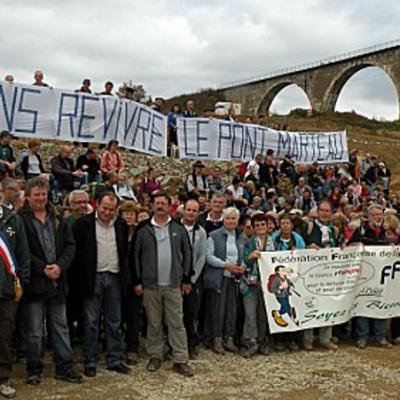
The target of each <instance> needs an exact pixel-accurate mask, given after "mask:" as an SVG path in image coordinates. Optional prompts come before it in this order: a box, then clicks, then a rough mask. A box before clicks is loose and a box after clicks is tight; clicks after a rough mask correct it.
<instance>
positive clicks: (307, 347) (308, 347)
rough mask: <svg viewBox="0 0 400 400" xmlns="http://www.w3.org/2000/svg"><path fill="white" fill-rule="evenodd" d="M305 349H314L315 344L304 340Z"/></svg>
mask: <svg viewBox="0 0 400 400" xmlns="http://www.w3.org/2000/svg"><path fill="white" fill-rule="evenodd" d="M303 349H304V350H307V351H312V350H313V349H314V346H313V344H312V343H306V342H304V343H303Z"/></svg>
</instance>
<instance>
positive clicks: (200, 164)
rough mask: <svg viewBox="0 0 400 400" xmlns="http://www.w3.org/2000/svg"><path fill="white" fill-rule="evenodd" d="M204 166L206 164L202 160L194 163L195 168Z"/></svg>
mask: <svg viewBox="0 0 400 400" xmlns="http://www.w3.org/2000/svg"><path fill="white" fill-rule="evenodd" d="M204 167H205V165H204V164H203V163H202V162H201V161H200V160H198V161H196V162H195V163H194V164H193V168H204Z"/></svg>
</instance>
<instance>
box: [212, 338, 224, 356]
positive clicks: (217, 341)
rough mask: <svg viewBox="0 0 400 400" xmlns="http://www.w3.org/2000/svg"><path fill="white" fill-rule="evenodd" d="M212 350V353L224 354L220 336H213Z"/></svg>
mask: <svg viewBox="0 0 400 400" xmlns="http://www.w3.org/2000/svg"><path fill="white" fill-rule="evenodd" d="M213 350H214V353H217V354H221V355H224V354H225V349H224V346H223V344H222V338H215V339H214V343H213Z"/></svg>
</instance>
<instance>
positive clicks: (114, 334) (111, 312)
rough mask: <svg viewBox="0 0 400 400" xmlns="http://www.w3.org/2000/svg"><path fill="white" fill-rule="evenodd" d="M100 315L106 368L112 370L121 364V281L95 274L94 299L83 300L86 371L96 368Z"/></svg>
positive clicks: (117, 278) (118, 276)
mask: <svg viewBox="0 0 400 400" xmlns="http://www.w3.org/2000/svg"><path fill="white" fill-rule="evenodd" d="M102 311H103V312H104V328H105V331H106V340H107V346H106V352H107V366H108V367H109V368H114V367H116V366H118V365H120V364H121V362H122V350H121V343H120V338H119V334H118V330H119V327H120V325H121V279H120V275H119V274H112V273H109V272H103V273H97V274H96V283H95V289H94V295H93V297H92V298H87V299H84V300H83V317H84V331H85V334H84V335H85V341H84V350H83V355H84V360H85V367H86V368H96V365H97V342H98V338H99V326H100V316H101V312H102Z"/></svg>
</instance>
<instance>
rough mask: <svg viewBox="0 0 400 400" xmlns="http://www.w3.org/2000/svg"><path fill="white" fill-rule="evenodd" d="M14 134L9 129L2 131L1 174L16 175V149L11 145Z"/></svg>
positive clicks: (0, 141) (0, 146)
mask: <svg viewBox="0 0 400 400" xmlns="http://www.w3.org/2000/svg"><path fill="white" fill-rule="evenodd" d="M11 140H12V135H11V133H10V132H9V131H2V132H1V133H0V173H1V176H2V177H4V176H5V175H7V176H14V175H15V168H16V166H17V163H16V158H15V156H14V150H13V148H12V147H11Z"/></svg>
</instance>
